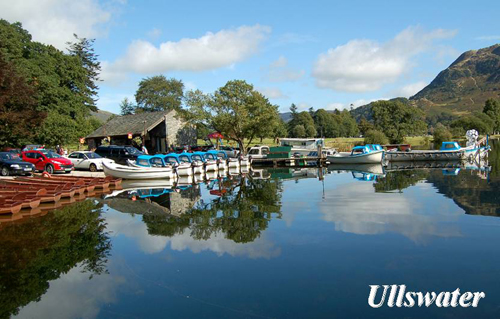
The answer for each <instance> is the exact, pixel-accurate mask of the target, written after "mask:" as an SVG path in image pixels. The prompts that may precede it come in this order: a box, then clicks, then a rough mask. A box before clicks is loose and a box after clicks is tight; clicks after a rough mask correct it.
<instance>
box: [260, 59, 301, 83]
mask: <svg viewBox="0 0 500 319" xmlns="http://www.w3.org/2000/svg"><path fill="white" fill-rule="evenodd" d="M264 70H265V72H266V73H267V74H266V78H267V80H269V81H271V82H288V81H297V80H299V79H300V78H301V77H303V76H304V74H305V71H304V70H296V69H294V68H291V67H289V66H288V60H287V58H285V57H284V56H280V57H279V58H278V59H277V60H276V61H273V62H271V64H270V65H269V67H267V68H264Z"/></svg>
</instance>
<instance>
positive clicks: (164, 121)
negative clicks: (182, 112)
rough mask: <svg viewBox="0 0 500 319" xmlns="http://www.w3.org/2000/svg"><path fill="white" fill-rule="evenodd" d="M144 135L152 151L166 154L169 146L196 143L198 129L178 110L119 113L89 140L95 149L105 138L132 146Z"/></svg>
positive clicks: (113, 142) (112, 143) (118, 143)
mask: <svg viewBox="0 0 500 319" xmlns="http://www.w3.org/2000/svg"><path fill="white" fill-rule="evenodd" d="M144 136H145V141H146V147H147V149H148V150H149V153H151V154H154V153H165V152H167V151H168V146H170V145H175V146H183V145H195V144H196V131H195V129H194V128H193V127H192V126H190V125H188V124H187V123H186V122H185V121H184V120H182V118H180V116H178V115H177V112H176V111H175V110H171V111H166V112H143V113H139V114H132V115H124V116H117V117H115V118H113V119H111V120H110V121H109V122H107V123H106V124H104V125H103V126H101V127H99V128H98V129H97V130H95V131H94V132H92V133H91V134H89V135H88V136H87V137H86V141H87V144H88V146H89V149H93V148H95V147H97V146H99V145H101V144H102V142H103V140H104V139H109V143H110V144H111V145H132V139H134V138H135V137H140V138H141V139H143V138H144ZM130 137H132V138H130Z"/></svg>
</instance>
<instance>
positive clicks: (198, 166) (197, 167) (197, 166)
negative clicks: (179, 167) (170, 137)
mask: <svg viewBox="0 0 500 319" xmlns="http://www.w3.org/2000/svg"><path fill="white" fill-rule="evenodd" d="M178 155H179V161H180V162H181V163H190V165H191V167H192V169H193V173H194V174H202V173H203V172H204V169H203V167H204V163H203V162H202V161H199V160H196V159H193V157H192V156H193V154H192V153H187V152H183V153H180V154H178Z"/></svg>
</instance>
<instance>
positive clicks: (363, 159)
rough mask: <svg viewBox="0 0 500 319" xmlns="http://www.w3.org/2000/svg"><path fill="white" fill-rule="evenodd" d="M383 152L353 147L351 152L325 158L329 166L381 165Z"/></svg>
mask: <svg viewBox="0 0 500 319" xmlns="http://www.w3.org/2000/svg"><path fill="white" fill-rule="evenodd" d="M384 154H385V151H384V150H374V149H373V148H372V147H370V146H367V145H362V146H355V147H353V149H352V151H351V152H337V153H335V154H333V155H329V156H328V157H327V159H328V161H329V162H330V164H381V163H382V162H383V160H384Z"/></svg>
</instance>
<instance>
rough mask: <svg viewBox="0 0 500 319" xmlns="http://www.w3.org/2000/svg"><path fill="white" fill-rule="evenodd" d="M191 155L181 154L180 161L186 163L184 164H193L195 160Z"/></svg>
mask: <svg viewBox="0 0 500 319" xmlns="http://www.w3.org/2000/svg"><path fill="white" fill-rule="evenodd" d="M191 155H192V154H191V153H186V152H184V153H180V154H179V161H180V162H184V163H191V162H193V159H192V158H191Z"/></svg>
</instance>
